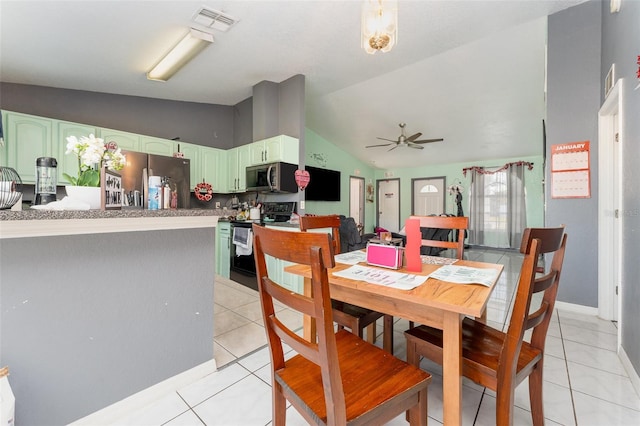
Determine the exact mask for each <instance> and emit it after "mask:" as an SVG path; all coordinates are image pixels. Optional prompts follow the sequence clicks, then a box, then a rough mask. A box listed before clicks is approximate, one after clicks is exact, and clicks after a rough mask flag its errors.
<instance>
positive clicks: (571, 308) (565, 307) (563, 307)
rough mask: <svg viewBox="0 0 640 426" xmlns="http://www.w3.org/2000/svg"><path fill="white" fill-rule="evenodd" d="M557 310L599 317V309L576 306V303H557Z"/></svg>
mask: <svg viewBox="0 0 640 426" xmlns="http://www.w3.org/2000/svg"><path fill="white" fill-rule="evenodd" d="M555 308H556V309H558V310H560V311H567V312H573V313H576V314H582V315H592V316H594V317H597V316H598V308H594V307H591V306H584V305H576V304H575V303H567V302H558V301H556V305H555Z"/></svg>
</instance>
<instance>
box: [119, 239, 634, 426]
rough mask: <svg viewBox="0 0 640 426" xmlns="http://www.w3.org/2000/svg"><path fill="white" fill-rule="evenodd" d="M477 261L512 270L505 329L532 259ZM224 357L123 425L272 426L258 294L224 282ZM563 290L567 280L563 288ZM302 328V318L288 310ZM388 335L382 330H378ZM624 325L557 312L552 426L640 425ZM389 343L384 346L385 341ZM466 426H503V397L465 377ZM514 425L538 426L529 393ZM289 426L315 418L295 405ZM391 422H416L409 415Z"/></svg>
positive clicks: (218, 345) (514, 256) (485, 257)
mask: <svg viewBox="0 0 640 426" xmlns="http://www.w3.org/2000/svg"><path fill="white" fill-rule="evenodd" d="M465 257H466V258H469V259H471V260H479V261H487V262H494V263H502V264H504V265H505V269H504V273H503V274H502V276H501V279H500V283H499V284H498V286H497V287H496V289H495V290H494V292H493V296H492V298H491V300H490V302H489V307H488V320H489V321H490V323H491V324H492V325H493V326H495V327H500V328H502V327H503V325H504V324H505V323H506V321H508V316H509V307H510V306H511V303H512V299H513V296H514V286H515V283H517V278H518V271H519V268H520V263H521V261H522V257H521V256H520V254H519V253H517V252H510V251H507V252H504V251H497V250H473V249H472V250H468V251H467V252H466V255H465ZM216 280H217V281H216V284H215V310H214V315H215V316H214V328H215V338H214V356H215V359H216V362H217V365H218V371H216V372H215V373H212V374H210V375H208V376H207V377H205V378H203V379H200V380H198V381H197V382H195V383H193V384H191V385H188V386H186V387H184V388H183V389H180V390H178V391H177V392H173V393H170V394H168V395H166V396H165V397H164V398H162V399H160V400H158V401H156V402H155V403H153V404H152V405H150V406H148V407H146V408H145V409H143V410H140V411H137V412H135V413H132V414H130V415H127V416H126V417H125V418H123V419H122V420H121V421H118V422H117V423H118V424H121V425H127V424H129V425H171V426H175V425H198V426H202V425H209V426H211V425H234V426H239V425H270V424H271V387H270V382H271V378H270V373H269V366H268V364H269V353H268V349H267V347H266V346H265V345H266V337H265V333H264V328H263V322H262V317H261V314H260V306H259V302H258V297H257V293H256V292H255V291H253V290H250V289H247V288H246V287H243V286H241V285H239V284H237V283H235V282H233V281H230V280H226V279H224V278H221V277H217V278H216ZM561 285H562V283H561ZM282 313H283V314H284V315H283V316H284V318H286V320H287V321H291V324H292V325H300V326H301V325H302V318H301V317H300V316H299V315H297V314H296V313H294V312H291V311H289V313H290V315H288V312H287V311H286V310H285V311H283V312H282ZM406 328H407V323H406V321H404V320H397V322H396V323H395V327H394V332H395V333H396V335H395V348H394V351H395V354H396V356H398V357H400V358H402V359H404V357H405V348H404V337H403V334H402V332H403V331H404V330H405V329H406ZM378 330H380V331H381V330H382V326H380V327H378ZM616 333H617V329H616V325H615V324H614V323H612V322H609V321H603V320H600V319H598V318H596V317H593V316H586V315H580V314H576V313H571V312H565V311H558V310H556V312H555V314H554V317H553V319H552V323H551V326H550V329H549V333H548V340H547V348H546V355H545V388H544V392H545V398H544V400H545V416H546V420H547V421H546V423H547V424H548V425H556V424H558V425H580V426H582V425H594V426H595V425H597V426H600V425H638V424H640V397H639V396H638V394H637V393H636V392H635V390H634V388H633V386H632V384H631V380H630V379H629V376H628V375H627V373H626V371H625V369H624V367H623V366H622V364H621V362H620V360H619V358H618V356H617V355H616V352H615V350H616ZM380 340H381V339H378V343H379V342H380ZM422 367H423V368H424V369H426V370H427V371H429V372H431V373H432V375H433V380H432V382H431V385H430V387H429V422H430V423H431V424H441V423H442V370H441V368H440V367H439V366H437V365H435V364H432V363H430V362H428V361H423V364H422ZM463 401H464V407H463V424H465V425H493V424H495V414H494V413H495V394H494V393H493V392H491V391H489V390H486V389H484V388H482V387H479V386H477V385H475V384H474V383H472V382H469V381H467V380H466V379H465V381H464V389H463ZM515 405H516V409H515V418H514V424H516V425H526V424H531V416H530V413H529V398H528V386H527V384H526V383H523V384H521V385H520V386H519V387H518V388H517V391H516V400H515ZM287 424H288V425H290V426H295V425H304V424H306V423H305V421H304V420H303V419H302V417H301V416H300V415H298V413H297V412H296V410H295V409H293V408H289V410H288V412H287ZM389 424H390V425H406V424H407V423H406V422H405V420H404V416H399V417H398V418H396V419H395V420H394V421H392V422H390V423H389Z"/></svg>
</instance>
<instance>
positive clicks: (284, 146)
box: [249, 135, 300, 165]
mask: <svg viewBox="0 0 640 426" xmlns="http://www.w3.org/2000/svg"><path fill="white" fill-rule="evenodd" d="M249 146H250V151H251V165H257V164H265V163H273V162H276V161H284V162H285V163H292V164H298V162H299V152H300V148H299V142H298V139H296V138H292V137H291V136H287V135H280V136H275V137H272V138H268V139H264V140H261V141H257V142H254V143H252V144H250V145H249Z"/></svg>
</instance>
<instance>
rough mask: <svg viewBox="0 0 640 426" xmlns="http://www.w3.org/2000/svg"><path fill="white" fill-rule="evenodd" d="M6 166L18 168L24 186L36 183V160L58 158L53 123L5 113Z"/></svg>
mask: <svg viewBox="0 0 640 426" xmlns="http://www.w3.org/2000/svg"><path fill="white" fill-rule="evenodd" d="M4 114H5V123H6V127H4V139H5V143H6V145H7V146H6V155H7V158H6V165H7V166H8V167H12V168H14V169H15V170H16V171H17V172H18V174H19V175H20V178H21V179H22V182H23V183H28V184H34V183H35V182H36V158H38V157H54V158H55V157H56V156H57V155H58V151H57V150H56V149H54V147H53V120H51V119H48V118H41V117H35V116H32V115H27V114H21V113H15V112H4Z"/></svg>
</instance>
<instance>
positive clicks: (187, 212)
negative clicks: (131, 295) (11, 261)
mask: <svg viewBox="0 0 640 426" xmlns="http://www.w3.org/2000/svg"><path fill="white" fill-rule="evenodd" d="M231 214H235V211H234V210H223V209H177V210H144V209H122V210H105V211H103V210H66V211H56V210H36V209H29V210H22V211H11V210H4V211H0V221H5V220H8V221H14V220H56V219H109V218H158V217H184V216H219V217H220V218H223V217H226V216H228V215H231Z"/></svg>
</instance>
